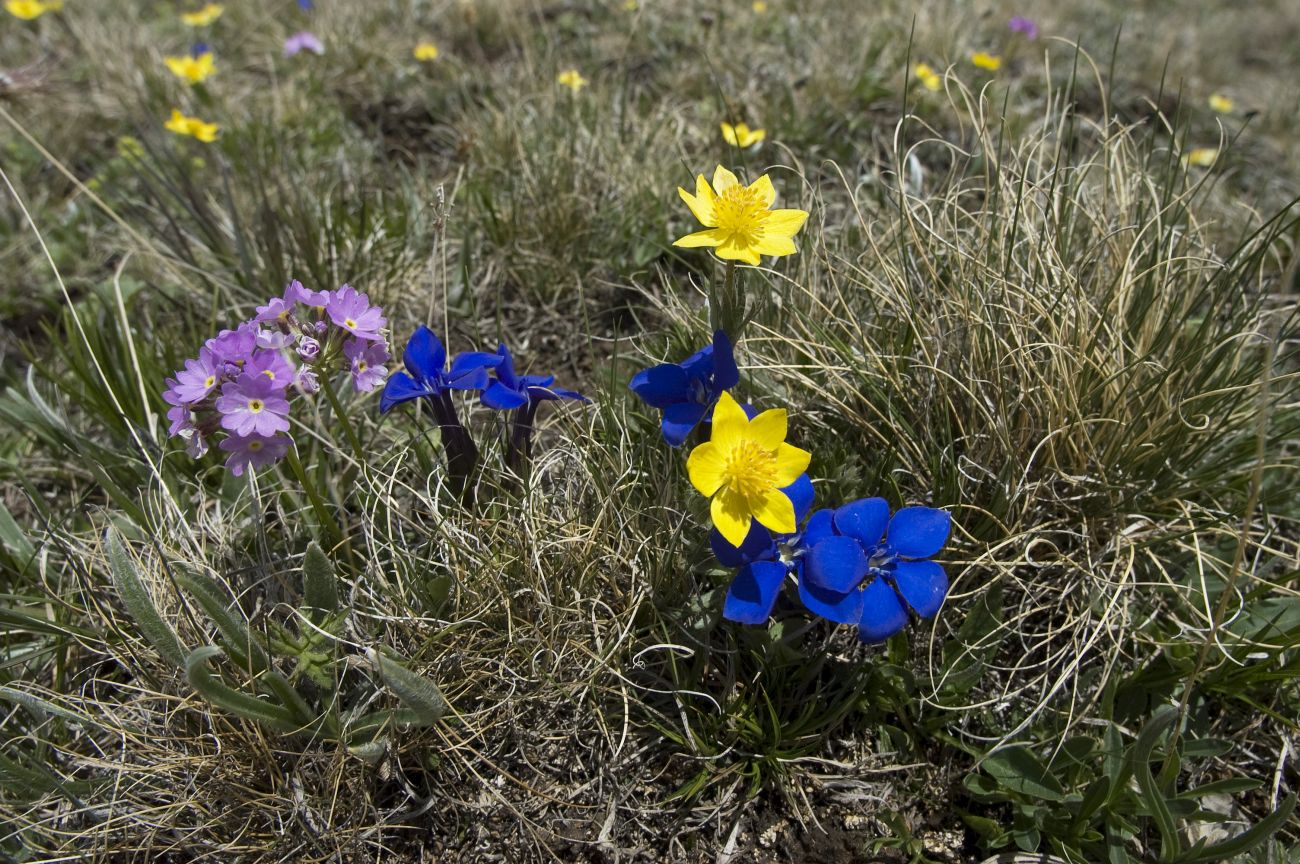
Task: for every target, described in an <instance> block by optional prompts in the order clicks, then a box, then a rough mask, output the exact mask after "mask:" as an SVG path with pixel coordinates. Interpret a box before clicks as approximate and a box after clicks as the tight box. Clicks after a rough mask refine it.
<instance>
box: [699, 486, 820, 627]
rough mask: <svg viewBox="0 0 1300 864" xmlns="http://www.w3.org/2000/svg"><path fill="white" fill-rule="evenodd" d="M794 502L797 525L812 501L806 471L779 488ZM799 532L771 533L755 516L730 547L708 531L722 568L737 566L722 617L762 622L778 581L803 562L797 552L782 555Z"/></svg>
mask: <svg viewBox="0 0 1300 864" xmlns="http://www.w3.org/2000/svg"><path fill="white" fill-rule="evenodd" d="M781 491H782V492H783V493H785V496H786V497H787V498H789V499H790V503H792V504H794V521H795V524H798V523H800V522H802V521H803V519H804V517H805V516H807V515H808V511H809V510H810V509H812V503H813V485H812V480H810V479H809V478H808V475H807V474H800V475H799V479H797V480H795V481H794V482H793V483H791V484H790V485H789V486H787V487H785V488H784V489H782V490H781ZM797 537H798V534H797V533H796V534H778V535H775V536H774V535H773V534H772V532H771V531H768V530H767V529H766V528H764V527H763V526H762V525H760V524H759V523H758V520H757V519H754V520H751V521H750V523H749V534H747V535H745V539H744V541H742V542H741V544H740V546H732V545H731V544H730V543H728V542H727V541H726V539H725V538H724V537H723V536H722V534H720V533H719V532H718V529H717V528H714V529H712V530H711V531H710V532H709V545H710V546H712V547H713V554H714V556H716V557H717V559H718V561H719V562H720V563H721V564H722V565H723V566H724V567H739V568H740V571H739V572H738V573H737V574H736V578H734V579H733V580H731V585H730V586H729V587H728V588H727V599H726V600H725V601H724V602H723V604H722V617H724V618H726V619H728V620H730V621H739V622H740V623H741V624H762V623H763V622H764V621H766V620H767V619H768V616H770V615H771V614H772V607H773V606H774V605H776V597H777V595H778V594H779V593H780V592H781V583H783V582H784V581H785V576H786V574H787V573H789V572H791V571H792V570H793V571H795V572H796V573H797V572H799V570H800V569H801V568H802V562H801V561H800V560H799V558H798V557H797V554H796V555H789V549H787V550H786V551H787V555H788V556H789V557H787V556H783V554H782V547H783V546H786V545H787V544H791V543H794V541H795V540H796V538H797Z"/></svg>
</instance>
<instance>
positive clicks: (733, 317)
mask: <svg viewBox="0 0 1300 864" xmlns="http://www.w3.org/2000/svg"><path fill="white" fill-rule="evenodd" d="M717 301H718V302H717V304H716V305H717V307H718V323H717V324H716V325H715V326H714V328H713V329H715V330H717V329H722V330H723V331H724V332H725V333H726V334H727V335H728V336H730V337H731V341H732V344H733V345H734V344H736V343H738V342H740V336H741V333H740V331H741V329H742V328H743V327H744V325H745V310H744V308H743V307H742V305H741V303H740V299H739V298H738V297H737V296H736V262H735V261H728V262H727V271H726V273H725V274H723V277H722V292H721V294H719V296H718V298H717ZM710 323H712V322H710Z"/></svg>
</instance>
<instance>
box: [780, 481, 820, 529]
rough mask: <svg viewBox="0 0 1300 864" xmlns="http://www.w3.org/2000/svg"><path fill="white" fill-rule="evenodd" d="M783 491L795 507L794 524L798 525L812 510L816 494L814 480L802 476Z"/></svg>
mask: <svg viewBox="0 0 1300 864" xmlns="http://www.w3.org/2000/svg"><path fill="white" fill-rule="evenodd" d="M781 491H782V492H783V493H785V497H787V498H789V499H790V503H791V504H793V505H794V524H796V525H798V524H799V523H800V522H802V521H803V517H805V516H807V515H808V511H809V510H811V509H812V505H813V496H814V495H815V494H816V493H815V492H814V491H813V484H812V479H811V478H810V477H809V476H808V475H807V474H800V475H799V476H798V477H797V478H796V479H795V481H794V482H793V483H791V484H790V485H789V486H787V487H785V488H784V489H782V490H781Z"/></svg>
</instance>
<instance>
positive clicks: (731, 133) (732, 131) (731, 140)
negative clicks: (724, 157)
mask: <svg viewBox="0 0 1300 864" xmlns="http://www.w3.org/2000/svg"><path fill="white" fill-rule="evenodd" d="M720 128H721V129H722V140H723V141H726V142H727V143H728V144H730V145H731V146H732V147H739V146H740V142H739V140H738V139H737V138H736V127H735V126H732V125H731V124H730V123H722V124H720Z"/></svg>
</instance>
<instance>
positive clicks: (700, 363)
mask: <svg viewBox="0 0 1300 864" xmlns="http://www.w3.org/2000/svg"><path fill="white" fill-rule="evenodd" d="M739 383H740V371H739V370H738V369H737V368H736V357H735V354H734V352H733V350H732V346H731V339H730V338H728V336H727V334H726V333H725V332H723V331H722V330H718V331H716V332H715V333H714V334H713V344H712V345H706V346H705V347H703V348H701V349H700V350H699V351H696V352H695V353H694V354H692V355H691V356H690V357H687V358H686V359H685V360H684V361H682V362H681V363H661V364H659V365H658V366H651V367H650V368H649V369H642V370H641V371H640V372H638V373H636V374H635V375H633V376H632V380H631V382H629V384H628V386H629V387H631V388H632V391H633V392H634V393H636V395H638V396H640V397H641V399H642V400H643V401H644V402H645V403H646V404H647V405H649V406H650V407H652V408H659V409H661V410H662V411H663V412H664V416H663V420H662V421H661V422H660V428H661V429H662V430H663V434H664V440H665V441H667V442H668V444H669V445H670V446H673V447H680V446H681V445H682V443H683V442H685V441H686V436H688V435H690V434H691V430H693V429H694V428H695V427H696V426H698V425H699V424H700V421H701V420H705V419H707V418H708V417H709V416H710V415H711V413H712V411H713V406H714V404H715V403H717V401H718V397H719V396H721V395H722V393H723V391H725V390H730V389H731V388H732V387H735V386H736V385H737V384H739Z"/></svg>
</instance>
